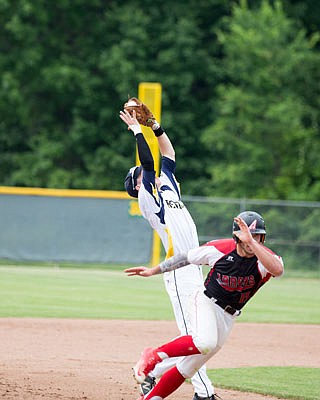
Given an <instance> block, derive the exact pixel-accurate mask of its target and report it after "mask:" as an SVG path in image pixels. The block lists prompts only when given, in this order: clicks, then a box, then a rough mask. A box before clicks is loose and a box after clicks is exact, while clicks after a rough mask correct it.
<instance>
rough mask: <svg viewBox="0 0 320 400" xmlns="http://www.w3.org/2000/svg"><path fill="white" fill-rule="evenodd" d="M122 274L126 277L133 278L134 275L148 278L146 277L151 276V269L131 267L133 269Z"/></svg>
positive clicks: (128, 269)
mask: <svg viewBox="0 0 320 400" xmlns="http://www.w3.org/2000/svg"><path fill="white" fill-rule="evenodd" d="M124 272H125V273H126V274H127V275H128V276H134V275H139V276H144V277H148V276H152V275H153V273H152V269H151V268H146V267H142V266H141V267H133V268H127V269H125V270H124Z"/></svg>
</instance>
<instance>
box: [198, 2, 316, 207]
mask: <svg viewBox="0 0 320 400" xmlns="http://www.w3.org/2000/svg"><path fill="white" fill-rule="evenodd" d="M242 3H243V5H242V6H235V7H234V9H233V15H232V16H231V17H228V18H225V20H224V21H225V24H224V29H223V30H220V31H219V33H218V37H219V41H220V42H221V43H222V46H223V49H224V52H225V57H224V59H223V66H224V69H225V74H226V76H225V80H226V83H223V84H220V85H219V86H218V88H217V93H218V97H217V102H216V108H217V110H218V113H217V114H218V115H217V118H216V120H215V121H214V123H213V124H212V125H211V126H209V127H207V129H206V130H205V132H204V134H203V142H204V144H206V145H207V147H208V150H209V148H213V149H214V153H215V155H214V162H212V166H209V170H210V173H211V176H212V186H211V188H210V189H208V191H207V193H208V194H215V195H225V196H226V195H228V196H230V195H231V196H245V197H249V198H250V197H260V198H280V199H285V198H291V199H294V198H295V199H302V198H304V199H313V198H319V195H320V192H318V189H319V183H318V181H319V177H320V169H319V168H320V164H319V163H316V164H315V159H316V158H317V157H318V154H319V150H320V147H319V146H320V141H319V130H318V122H317V120H318V118H319V114H318V112H317V110H316V107H317V106H316V104H318V100H319V91H318V88H317V89H315V87H314V82H315V79H317V78H316V76H317V73H316V72H315V70H316V68H317V66H318V67H319V65H320V58H319V54H317V53H315V52H313V51H312V43H313V38H312V37H311V38H307V37H306V34H305V32H304V31H303V30H301V29H300V30H299V29H298V28H296V26H295V24H294V23H293V21H291V20H290V19H288V17H287V16H286V15H285V13H284V12H283V9H282V7H281V3H280V2H275V5H274V7H272V6H270V4H269V3H268V2H267V1H263V2H262V4H261V6H260V7H259V8H257V9H254V10H250V9H249V8H248V7H247V6H246V4H245V2H242ZM306 60H307V62H306ZM307 70H308V71H307ZM311 70H314V73H313V74H311V75H310V71H311ZM306 76H309V77H310V76H312V79H310V80H309V79H308V78H306ZM307 98H308V99H311V98H312V99H313V100H311V101H306V99H307ZM314 100H315V103H314V104H312V102H313V101H314Z"/></svg>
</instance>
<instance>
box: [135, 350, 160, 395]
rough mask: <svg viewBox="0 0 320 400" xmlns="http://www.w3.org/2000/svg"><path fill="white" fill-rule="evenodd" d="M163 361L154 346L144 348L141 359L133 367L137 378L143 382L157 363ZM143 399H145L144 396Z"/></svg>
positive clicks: (139, 381)
mask: <svg viewBox="0 0 320 400" xmlns="http://www.w3.org/2000/svg"><path fill="white" fill-rule="evenodd" d="M161 361H162V359H161V358H160V357H159V355H158V353H157V352H156V351H155V350H154V349H153V348H152V347H147V348H146V349H144V350H143V352H142V354H141V357H140V360H139V361H138V362H137V364H136V365H135V366H134V367H133V372H134V378H135V380H136V381H137V382H138V383H140V384H141V383H142V382H143V381H144V380H145V379H146V376H147V375H148V374H149V372H151V371H152V370H153V369H154V367H155V366H156V364H158V363H159V362H161ZM139 400H140V399H139ZM141 400H143V397H142V398H141Z"/></svg>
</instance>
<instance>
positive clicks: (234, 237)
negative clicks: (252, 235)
mask: <svg viewBox="0 0 320 400" xmlns="http://www.w3.org/2000/svg"><path fill="white" fill-rule="evenodd" d="M232 237H233V240H234V241H235V242H236V243H240V242H241V240H240V239H239V238H238V236H236V235H232Z"/></svg>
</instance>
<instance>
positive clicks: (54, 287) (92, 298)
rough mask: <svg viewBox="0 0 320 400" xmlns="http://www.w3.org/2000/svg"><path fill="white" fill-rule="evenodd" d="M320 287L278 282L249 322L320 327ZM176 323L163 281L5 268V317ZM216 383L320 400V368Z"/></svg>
mask: <svg viewBox="0 0 320 400" xmlns="http://www.w3.org/2000/svg"><path fill="white" fill-rule="evenodd" d="M319 284H320V281H319V280H317V279H298V278H286V277H283V278H281V279H273V280H272V281H271V282H269V283H267V284H266V285H265V287H263V288H262V289H261V290H260V291H259V292H258V294H257V295H256V296H255V297H254V298H253V299H252V300H251V301H250V303H249V304H248V306H247V307H246V308H245V310H244V311H243V313H242V316H241V317H240V318H239V320H238V321H239V323H241V321H245V322H268V323H297V324H300V323H303V324H320V313H319V309H318V307H319V304H320V290H319ZM150 315H152V318H153V319H154V320H172V319H173V313H172V311H171V305H170V302H169V299H168V296H167V294H166V292H165V289H164V284H163V282H162V277H161V276H156V277H152V278H140V277H130V278H129V277H127V276H126V275H125V274H124V273H123V272H122V271H119V270H114V269H111V270H107V269H101V270H98V269H86V268H60V267H49V266H46V267H40V266H38V267H32V266H25V267H23V266H20V267H16V266H0V317H46V318H51V317H57V318H103V319H142V320H143V319H148V318H149V316H150ZM213 373H214V381H215V384H216V385H217V386H218V387H219V386H220V387H226V388H231V389H237V390H242V391H252V392H255V393H264V390H266V389H265V388H267V390H268V393H269V394H273V395H275V396H278V397H279V398H283V399H300V400H301V399H304V400H319V399H320V397H319V393H320V387H319V382H320V369H317V368H290V367H289V368H287V367H286V368H275V367H268V368H262V367H259V368H250V369H249V368H248V369H246V368H239V369H227V370H224V369H217V370H214V371H210V374H213Z"/></svg>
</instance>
